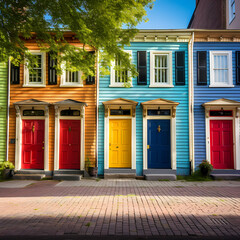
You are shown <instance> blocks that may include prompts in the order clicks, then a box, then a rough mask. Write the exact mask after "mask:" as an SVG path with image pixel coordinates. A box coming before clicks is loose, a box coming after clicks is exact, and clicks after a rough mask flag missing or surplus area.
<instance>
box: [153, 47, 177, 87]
mask: <svg viewBox="0 0 240 240" xmlns="http://www.w3.org/2000/svg"><path fill="white" fill-rule="evenodd" d="M149 87H173V85H172V52H162V51H151V52H150V86H149Z"/></svg>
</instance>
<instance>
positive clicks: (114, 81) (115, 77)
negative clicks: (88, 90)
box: [109, 50, 132, 87]
mask: <svg viewBox="0 0 240 240" xmlns="http://www.w3.org/2000/svg"><path fill="white" fill-rule="evenodd" d="M125 52H127V53H129V54H130V55H132V51H130V50H125ZM130 57H131V56H130ZM120 67H121V61H120V60H119V59H118V58H116V59H115V60H114V61H113V62H112V66H111V77H110V78H111V79H110V81H111V83H110V85H109V87H124V84H125V83H127V80H128V78H129V72H128V71H120V70H119V68H120ZM130 84H131V83H130Z"/></svg>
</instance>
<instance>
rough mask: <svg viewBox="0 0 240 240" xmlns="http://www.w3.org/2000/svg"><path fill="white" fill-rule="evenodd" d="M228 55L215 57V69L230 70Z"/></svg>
mask: <svg viewBox="0 0 240 240" xmlns="http://www.w3.org/2000/svg"><path fill="white" fill-rule="evenodd" d="M227 60H228V59H227V55H214V68H215V69H226V68H228V63H227Z"/></svg>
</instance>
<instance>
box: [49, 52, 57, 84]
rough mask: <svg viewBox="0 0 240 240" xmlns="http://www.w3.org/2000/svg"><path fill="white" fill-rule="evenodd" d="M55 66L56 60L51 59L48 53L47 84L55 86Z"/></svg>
mask: <svg viewBox="0 0 240 240" xmlns="http://www.w3.org/2000/svg"><path fill="white" fill-rule="evenodd" d="M55 65H57V60H56V59H52V58H51V53H48V84H49V85H56V84H57V72H56V69H55V68H54V66H55Z"/></svg>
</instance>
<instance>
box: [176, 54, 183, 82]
mask: <svg viewBox="0 0 240 240" xmlns="http://www.w3.org/2000/svg"><path fill="white" fill-rule="evenodd" d="M175 72H176V81H175V83H176V85H185V52H175Z"/></svg>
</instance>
